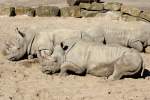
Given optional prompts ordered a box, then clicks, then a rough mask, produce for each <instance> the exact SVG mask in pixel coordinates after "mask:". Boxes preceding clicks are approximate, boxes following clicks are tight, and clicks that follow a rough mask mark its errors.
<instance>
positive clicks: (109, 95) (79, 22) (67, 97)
mask: <svg viewBox="0 0 150 100" xmlns="http://www.w3.org/2000/svg"><path fill="white" fill-rule="evenodd" d="M105 1H108V0H105ZM113 1H114V0H113ZM118 1H123V2H125V3H127V4H131V5H135V6H139V7H141V8H143V7H144V8H148V7H150V6H149V5H150V2H149V1H148V0H134V1H136V2H133V0H118ZM0 4H4V5H13V6H20V5H24V6H38V5H57V6H60V7H63V6H67V4H66V2H65V0H0ZM143 5H144V6H143ZM98 21H99V19H98V18H88V19H84V18H81V19H78V18H57V17H55V18H54V17H51V18H46V17H42V18H39V17H35V18H30V17H25V16H17V17H15V18H9V17H0V51H2V50H3V48H4V43H6V41H9V40H15V37H16V32H15V28H16V27H26V28H27V29H30V28H33V29H37V31H40V30H44V29H49V30H50V31H51V30H53V29H61V28H66V29H68V28H69V29H87V28H89V27H91V26H93V25H94V23H96V22H98ZM142 56H143V58H144V63H145V66H146V69H147V71H146V72H145V75H146V78H145V79H144V78H139V79H132V78H125V79H122V80H118V81H108V80H106V79H104V78H102V77H95V76H91V75H86V76H75V75H70V76H68V77H63V78H60V77H58V76H57V75H46V74H43V73H42V72H41V70H40V66H39V64H38V63H32V61H31V62H29V61H28V62H27V61H26V60H24V61H19V62H10V61H8V60H6V57H5V56H3V53H2V52H0V100H150V72H149V71H150V62H149V61H150V54H142Z"/></svg>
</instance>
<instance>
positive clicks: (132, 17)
mask: <svg viewBox="0 0 150 100" xmlns="http://www.w3.org/2000/svg"><path fill="white" fill-rule="evenodd" d="M121 19H122V20H124V21H137V17H134V16H130V15H127V14H123V15H122V16H121Z"/></svg>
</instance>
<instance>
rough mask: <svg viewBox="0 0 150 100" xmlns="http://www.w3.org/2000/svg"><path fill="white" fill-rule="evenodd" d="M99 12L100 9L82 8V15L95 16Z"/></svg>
mask: <svg viewBox="0 0 150 100" xmlns="http://www.w3.org/2000/svg"><path fill="white" fill-rule="evenodd" d="M98 13H99V12H98V11H87V10H81V16H82V17H95V16H96V15H97V14H98Z"/></svg>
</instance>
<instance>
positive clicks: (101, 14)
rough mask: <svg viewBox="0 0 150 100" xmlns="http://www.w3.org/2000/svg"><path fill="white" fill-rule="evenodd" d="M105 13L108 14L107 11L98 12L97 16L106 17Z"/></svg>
mask: <svg viewBox="0 0 150 100" xmlns="http://www.w3.org/2000/svg"><path fill="white" fill-rule="evenodd" d="M105 15H106V14H105V13H101V12H100V13H97V14H96V17H105Z"/></svg>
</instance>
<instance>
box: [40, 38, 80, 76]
mask: <svg viewBox="0 0 150 100" xmlns="http://www.w3.org/2000/svg"><path fill="white" fill-rule="evenodd" d="M77 40H78V39H76V38H70V39H66V40H64V41H62V42H61V43H60V44H58V45H56V46H55V47H54V51H53V53H52V55H51V56H49V57H48V58H46V59H42V61H41V64H42V69H41V70H42V72H43V73H46V74H53V73H56V72H58V71H60V67H61V64H62V63H63V62H64V61H65V57H66V54H67V53H68V52H69V50H70V49H71V48H72V47H73V46H74V44H75V43H76V41H77Z"/></svg>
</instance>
